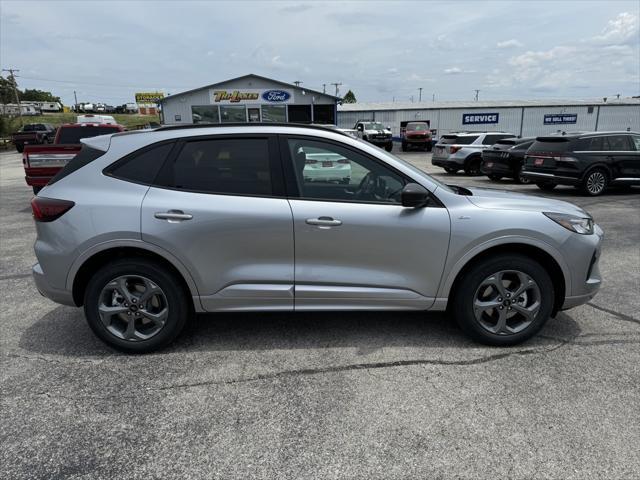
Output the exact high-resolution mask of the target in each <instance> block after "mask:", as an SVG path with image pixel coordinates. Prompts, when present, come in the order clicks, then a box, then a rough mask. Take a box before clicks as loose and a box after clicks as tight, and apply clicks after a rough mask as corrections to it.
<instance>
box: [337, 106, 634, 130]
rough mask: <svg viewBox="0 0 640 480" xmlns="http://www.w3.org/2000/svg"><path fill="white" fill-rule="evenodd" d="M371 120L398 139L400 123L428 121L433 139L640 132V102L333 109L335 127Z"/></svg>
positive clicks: (346, 107) (346, 126)
mask: <svg viewBox="0 0 640 480" xmlns="http://www.w3.org/2000/svg"><path fill="white" fill-rule="evenodd" d="M365 119H366V120H376V121H379V122H382V123H383V124H384V125H385V126H387V125H388V126H390V127H391V130H392V132H393V135H394V137H395V138H398V137H399V136H400V122H402V121H410V120H428V121H429V122H430V126H431V128H432V129H433V130H436V135H437V137H440V135H444V134H447V133H451V132H457V131H483V132H484V131H504V132H510V133H515V134H517V135H519V136H535V135H545V134H550V133H556V132H558V131H565V132H570V131H596V130H600V131H603V130H627V129H629V130H633V131H636V132H637V131H640V98H621V99H615V100H607V101H604V99H600V100H583V101H580V100H522V101H485V102H435V103H431V102H420V103H351V104H343V105H340V106H339V107H338V127H341V128H353V126H354V124H355V123H356V121H358V120H365Z"/></svg>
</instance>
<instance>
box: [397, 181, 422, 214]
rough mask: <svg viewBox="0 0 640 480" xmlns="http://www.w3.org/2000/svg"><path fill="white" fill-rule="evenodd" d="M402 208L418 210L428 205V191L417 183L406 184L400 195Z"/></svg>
mask: <svg viewBox="0 0 640 480" xmlns="http://www.w3.org/2000/svg"><path fill="white" fill-rule="evenodd" d="M400 199H401V201H402V206H403V207H412V208H420V207H425V206H426V205H427V203H429V190H427V189H426V188H424V187H423V186H422V185H418V184H417V183H407V184H406V185H405V186H404V188H403V189H402V193H401V194H400Z"/></svg>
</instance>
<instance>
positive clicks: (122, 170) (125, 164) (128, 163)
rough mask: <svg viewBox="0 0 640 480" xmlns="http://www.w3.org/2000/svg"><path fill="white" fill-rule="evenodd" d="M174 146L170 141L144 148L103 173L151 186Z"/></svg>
mask: <svg viewBox="0 0 640 480" xmlns="http://www.w3.org/2000/svg"><path fill="white" fill-rule="evenodd" d="M174 145H175V142H174V141H170V142H165V143H161V144H154V145H151V146H148V147H145V148H143V149H141V150H138V151H136V152H134V153H132V154H130V155H127V156H126V157H124V158H123V159H121V160H118V161H117V162H116V163H114V164H112V165H110V166H109V167H107V168H106V169H105V170H104V173H105V175H108V176H110V177H115V178H119V179H121V180H127V181H129V182H135V183H143V184H145V185H151V184H152V183H153V182H154V180H155V178H156V176H157V175H158V172H159V171H160V169H161V168H162V165H164V162H165V160H166V159H167V157H168V156H169V154H170V153H171V149H172V148H173V146H174Z"/></svg>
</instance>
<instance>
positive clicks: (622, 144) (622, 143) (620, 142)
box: [604, 135, 632, 152]
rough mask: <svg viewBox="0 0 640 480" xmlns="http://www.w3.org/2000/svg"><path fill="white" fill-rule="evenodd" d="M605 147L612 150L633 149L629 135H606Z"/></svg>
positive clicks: (623, 150)
mask: <svg viewBox="0 0 640 480" xmlns="http://www.w3.org/2000/svg"><path fill="white" fill-rule="evenodd" d="M604 149H605V150H607V151H610V152H629V151H632V148H631V143H630V142H629V135H609V136H607V137H604Z"/></svg>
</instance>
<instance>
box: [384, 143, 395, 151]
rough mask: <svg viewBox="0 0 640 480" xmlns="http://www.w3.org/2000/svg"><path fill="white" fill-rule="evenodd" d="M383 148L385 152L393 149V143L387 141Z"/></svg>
mask: <svg viewBox="0 0 640 480" xmlns="http://www.w3.org/2000/svg"><path fill="white" fill-rule="evenodd" d="M384 149H385V150H386V151H387V152H390V151H391V150H393V143H387V144H386V145H385V147H384Z"/></svg>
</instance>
